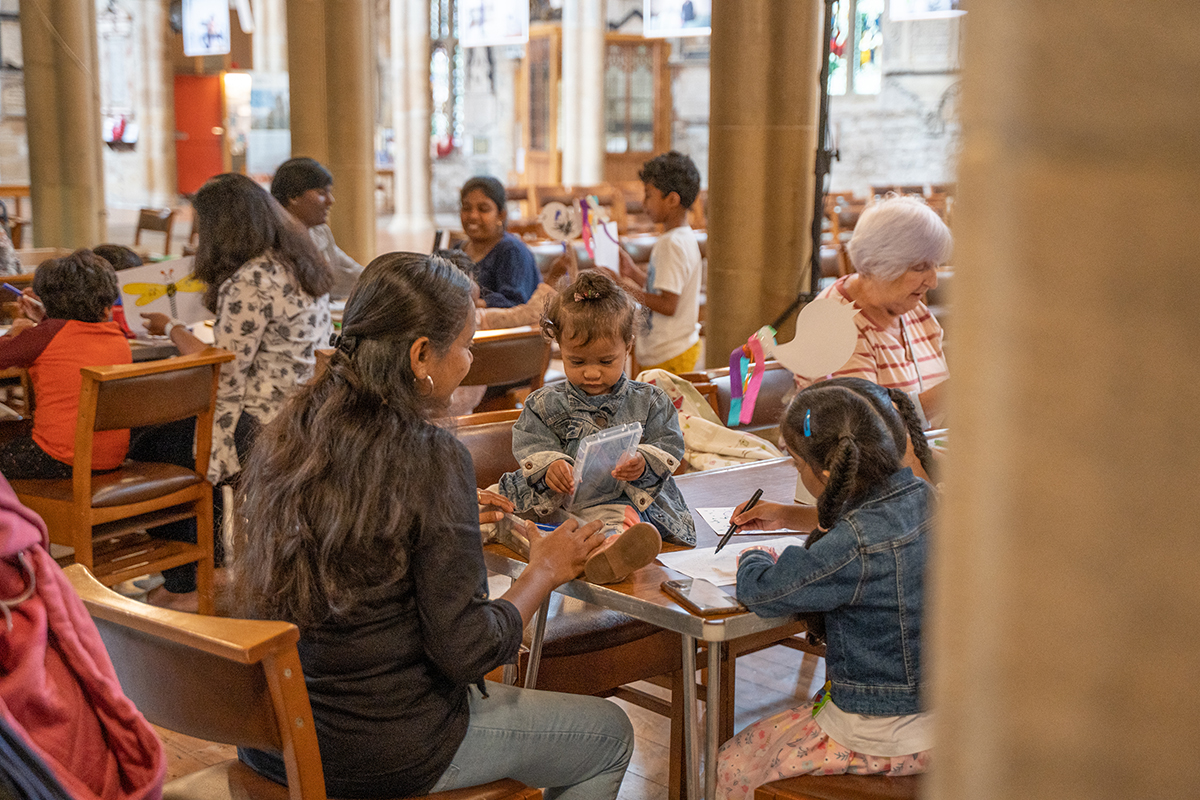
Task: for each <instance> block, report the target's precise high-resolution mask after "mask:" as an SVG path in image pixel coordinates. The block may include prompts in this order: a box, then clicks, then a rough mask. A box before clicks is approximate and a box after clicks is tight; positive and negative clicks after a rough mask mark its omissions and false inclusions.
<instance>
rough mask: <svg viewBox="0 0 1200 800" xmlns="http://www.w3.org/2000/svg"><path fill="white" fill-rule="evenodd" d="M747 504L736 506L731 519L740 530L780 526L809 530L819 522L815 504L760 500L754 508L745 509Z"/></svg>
mask: <svg viewBox="0 0 1200 800" xmlns="http://www.w3.org/2000/svg"><path fill="white" fill-rule="evenodd" d="M745 505H746V504H745V503H742V504H741V505H739V506H738V507H737V508H735V509H734V510H733V516H732V517H731V518H730V520H729V521H730V522H731V523H733V524H734V525H737V530H738V531H777V530H779V529H780V528H790V529H792V530H797V531H807V530H812V529H813V528H814V527H816V524H817V509H816V507H814V506H802V505H793V504H790V503H772V502H770V501H769V500H760V501H759V502H758V503H757V504H756V505H755V506H754V508H752V509H750V510H749V511H743V510H742V509H743V508H744V507H745Z"/></svg>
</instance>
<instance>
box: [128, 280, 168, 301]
mask: <svg viewBox="0 0 1200 800" xmlns="http://www.w3.org/2000/svg"><path fill="white" fill-rule="evenodd" d="M125 292H126V293H127V294H136V295H138V299H137V304H138V305H139V306H144V305H148V304H149V303H153V302H154V301H155V300H157V299H158V298H160V297H162V296H163V295H165V294H166V293H167V287H166V285H165V284H162V283H127V284H125Z"/></svg>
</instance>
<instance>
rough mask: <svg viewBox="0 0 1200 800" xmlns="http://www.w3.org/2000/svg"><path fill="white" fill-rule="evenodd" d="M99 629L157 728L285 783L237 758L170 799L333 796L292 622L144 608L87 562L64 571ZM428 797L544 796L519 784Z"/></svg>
mask: <svg viewBox="0 0 1200 800" xmlns="http://www.w3.org/2000/svg"><path fill="white" fill-rule="evenodd" d="M64 573H65V574H66V576H67V578H68V579H69V580H70V581H71V584H72V586H73V587H74V588H75V591H76V593H77V594H78V595H79V596H80V597H81V598H82V599H83V603H84V605H85V606H86V607H87V609H88V613H90V614H91V615H92V619H93V620H94V621H95V623H96V628H97V629H98V630H99V631H100V637H101V638H102V639H103V640H104V645H105V647H106V648H107V649H108V654H109V657H110V658H111V659H112V662H113V667H114V668H115V670H116V673H117V678H118V680H120V682H121V688H122V690H123V691H124V692H125V694H126V696H127V697H129V699H130V700H132V701H133V704H134V705H135V706H137V708H138V710H139V711H141V712H142V714H144V715H145V717H146V719H147V720H149V721H150V722H151V723H153V724H154V725H158V726H160V727H162V728H167V729H169V730H172V731H176V732H178V733H182V734H185V735H187V736H194V737H196V738H198V739H204V740H206V741H210V742H221V743H223V744H231V745H236V746H238V747H253V748H256V749H267V750H274V751H278V752H279V753H280V754H281V755H282V757H283V763H284V768H285V770H286V772H287V783H288V785H287V786H286V787H285V786H280V785H279V784H277V783H274V782H273V781H271V780H268V779H267V778H264V777H262V776H260V775H258V773H256V772H254V771H253V770H251V769H250V768H249V767H247V766H245V765H244V764H242V763H241V762H240V761H238V760H237V759H230V760H228V761H225V762H222V763H219V764H215V765H213V766H210V767H208V768H206V769H203V770H201V771H199V772H196V773H193V774H190V775H185V776H183V777H182V778H178V779H176V780H174V781H172V782H170V783H168V784H167V785H166V786H165V787H164V790H163V797H165V798H171V799H172V800H181V799H182V798H194V800H235V799H236V800H245V798H256V800H274V799H275V798H279V800H282V799H283V798H288V800H326V795H325V773H324V770H323V769H322V767H321V751H320V747H319V745H318V742H317V734H316V728H315V726H314V723H313V715H312V706H311V704H310V703H309V699H308V688H307V687H306V685H305V683H304V670H303V669H302V668H301V665H300V656H299V653H298V652H297V650H296V644H297V642H299V641H300V632H299V630H297V628H296V626H295V625H293V624H291V623H290V622H279V621H274V620H249V619H229V618H217V617H202V616H197V615H195V614H186V613H183V612H181V611H172V610H170V609H165V608H156V607H154V606H149V605H146V604H145V603H139V602H137V601H134V600H130V599H129V598H127V597H122V596H121V595H119V594H117V593H116V592H114V591H112V590H110V589H107V588H105V587H104V586H103V585H101V583H100V582H99V581H97V580H96V579H95V578H94V577H92V575H91V574H90V573H89V572H88V571H87V570H86V569H85V568H84V567H82V566H81V565H78V564H75V565H72V566H69V567H67V568H66V569H65V570H64ZM428 797H429V798H431V800H537V798H540V797H541V792H540V791H538V790H536V789H530V788H529V787H527V786H525V785H524V784H522V783H519V782H517V781H513V780H501V781H493V782H492V783H488V784H484V785H483V786H474V787H468V788H464V789H456V790H454V791H450V792H441V793H438V794H432V795H428Z"/></svg>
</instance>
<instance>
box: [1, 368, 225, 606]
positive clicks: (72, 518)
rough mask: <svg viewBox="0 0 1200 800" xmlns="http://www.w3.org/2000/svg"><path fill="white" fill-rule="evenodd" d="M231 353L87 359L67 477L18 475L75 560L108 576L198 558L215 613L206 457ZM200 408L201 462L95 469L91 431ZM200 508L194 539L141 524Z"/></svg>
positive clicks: (203, 593)
mask: <svg viewBox="0 0 1200 800" xmlns="http://www.w3.org/2000/svg"><path fill="white" fill-rule="evenodd" d="M233 359H234V356H233V353H229V352H226V351H224V350H217V349H215V348H209V349H208V350H205V351H203V352H201V353H197V354H194V355H190V356H179V357H177V358H168V359H163V360H162V361H149V362H144V363H141V364H121V365H118V366H111V367H85V368H84V369H83V370H81V372H82V373H83V385H82V388H81V389H80V391H79V418H78V422H77V424H76V428H75V469H74V472H73V475H72V478H71V479H70V480H67V479H62V480H14V481H12V487H13V489H14V490H15V491H16V493H17V496H18V497H19V498H21V502H22V503H24V504H25V505H27V506H29V507H30V508H32V509H33V510H34V511H36V512H37V513H39V514H41V515H42V519H44V520H45V521H46V527H47V528H49V531H50V541H52V542H54V543H55V544H59V545H65V546H68V547H73V548H75V561H76V563H79V564H83V565H84V566H86V567H88V568H89V569H90V570H91V571H92V572H93V573H94V574H95V575H96V576H97V577H98V578H99V579H100V580H101V581H102V582H103V583H105V584H107V585H108V586H113V585H115V584H118V583H120V582H121V581H124V580H128V579H129V578H134V577H136V576H138V575H143V574H145V573H147V572H157V571H161V570H163V569H166V568H168V567H177V566H180V565H182V564H189V563H191V562H193V561H194V562H196V563H197V575H196V588H197V591H198V593H199V600H200V613H202V614H211V613H213V538H212V537H213V520H212V513H213V505H212V484H210V483H209V482H208V479H207V478H206V477H205V475H206V474H207V473H208V459H209V455H210V453H211V449H212V425H213V410H214V408H215V406H216V399H217V382H218V380H219V379H220V376H221V365H222V364H224V363H226V362H228V361H233ZM188 417H196V466H195V469H187V468H185V467H179V466H176V465H174V464H157V463H147V462H139V461H129V460H127V461H125V463H124V464H122V465H121V466H120V467H118V468H117V469H115V470H112V471H110V472H100V473H95V474H93V473H92V470H91V469H89V465H90V464H91V463H92V434H93V433H94V432H95V431H111V430H121V429H124V428H138V427H143V426H148V425H159V424H162V423H164V422H173V421H175V420H180V419H187V418H188ZM191 517H195V519H196V530H197V539H198V541H197V543H196V544H189V543H187V542H174V541H168V540H165V539H153V538H150V537H149V536H147V535H146V534H145V532H144V531H145V529H146V528H148V527H152V526H155V525H161V524H163V523H166V522H174V521H176V520H181V519H188V518H191Z"/></svg>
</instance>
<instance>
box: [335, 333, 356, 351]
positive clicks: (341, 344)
mask: <svg viewBox="0 0 1200 800" xmlns="http://www.w3.org/2000/svg"><path fill="white" fill-rule="evenodd" d="M329 345H330V346H331V347H333V348H334V349H335V350H341V351H342V352H343V353H345V354H346V355H348V356H350V355H354V350H355V349H356V347H357V346H358V337H357V336H347V335H345V334H341V333H335V334H333V335H332V336H330V337H329Z"/></svg>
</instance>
